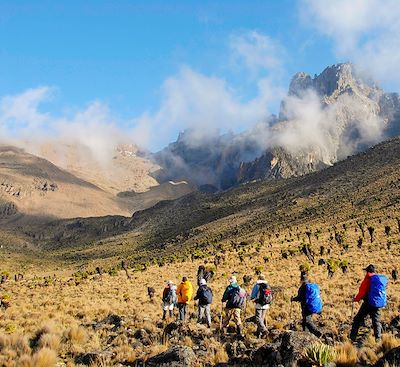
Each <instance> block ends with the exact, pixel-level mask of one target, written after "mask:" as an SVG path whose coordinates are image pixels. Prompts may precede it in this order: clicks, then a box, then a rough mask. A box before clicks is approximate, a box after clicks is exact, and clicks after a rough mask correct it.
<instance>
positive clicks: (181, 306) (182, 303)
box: [176, 277, 193, 322]
mask: <svg viewBox="0 0 400 367" xmlns="http://www.w3.org/2000/svg"><path fill="white" fill-rule="evenodd" d="M176 294H177V295H178V310H179V321H182V322H183V321H185V320H186V316H187V313H188V308H189V306H188V305H189V302H190V301H191V300H192V298H193V285H192V283H191V282H190V281H189V280H188V279H187V277H183V278H182V282H181V284H179V286H178V289H177V290H176Z"/></svg>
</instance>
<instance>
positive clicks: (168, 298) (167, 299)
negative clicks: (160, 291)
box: [163, 288, 175, 305]
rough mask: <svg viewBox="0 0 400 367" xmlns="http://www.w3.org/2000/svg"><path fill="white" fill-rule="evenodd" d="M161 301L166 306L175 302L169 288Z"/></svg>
mask: <svg viewBox="0 0 400 367" xmlns="http://www.w3.org/2000/svg"><path fill="white" fill-rule="evenodd" d="M163 301H164V302H165V303H166V304H168V305H172V304H173V303H174V301H175V295H174V291H173V290H172V289H171V288H170V289H169V291H168V293H167V294H166V296H165V297H164V299H163Z"/></svg>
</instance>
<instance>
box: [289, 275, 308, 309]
mask: <svg viewBox="0 0 400 367" xmlns="http://www.w3.org/2000/svg"><path fill="white" fill-rule="evenodd" d="M307 283H308V282H303V283H302V284H301V285H300V287H299V290H298V291H297V296H296V297H293V299H292V301H294V302H300V305H301V311H302V313H303V315H304V314H305V313H309V314H311V313H310V312H309V311H308V308H307V305H306V284H307Z"/></svg>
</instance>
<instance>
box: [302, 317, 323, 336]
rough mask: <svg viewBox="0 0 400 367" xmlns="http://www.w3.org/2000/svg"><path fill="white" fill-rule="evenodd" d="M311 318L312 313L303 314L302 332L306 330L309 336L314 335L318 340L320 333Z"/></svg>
mask: <svg viewBox="0 0 400 367" xmlns="http://www.w3.org/2000/svg"><path fill="white" fill-rule="evenodd" d="M312 317H313V314H312V313H311V314H310V313H309V312H303V321H302V323H301V325H302V327H303V331H306V330H308V331H309V332H310V333H311V334H314V335H315V336H316V337H318V338H319V337H320V336H321V332H320V331H319V329H318V328H317V326H316V325H315V324H314V322H313V319H312Z"/></svg>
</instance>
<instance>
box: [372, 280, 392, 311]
mask: <svg viewBox="0 0 400 367" xmlns="http://www.w3.org/2000/svg"><path fill="white" fill-rule="evenodd" d="M370 280H371V286H370V288H369V293H368V303H369V305H370V306H372V307H377V308H382V307H385V306H386V287H387V284H388V278H387V277H385V276H384V275H378V274H375V275H373V276H371V278H370Z"/></svg>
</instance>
